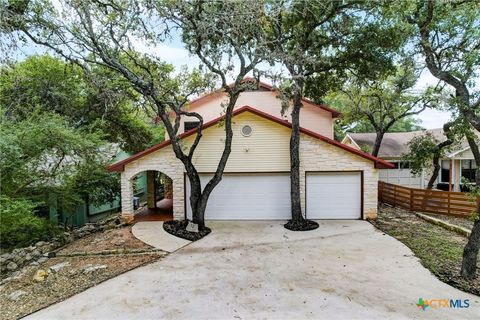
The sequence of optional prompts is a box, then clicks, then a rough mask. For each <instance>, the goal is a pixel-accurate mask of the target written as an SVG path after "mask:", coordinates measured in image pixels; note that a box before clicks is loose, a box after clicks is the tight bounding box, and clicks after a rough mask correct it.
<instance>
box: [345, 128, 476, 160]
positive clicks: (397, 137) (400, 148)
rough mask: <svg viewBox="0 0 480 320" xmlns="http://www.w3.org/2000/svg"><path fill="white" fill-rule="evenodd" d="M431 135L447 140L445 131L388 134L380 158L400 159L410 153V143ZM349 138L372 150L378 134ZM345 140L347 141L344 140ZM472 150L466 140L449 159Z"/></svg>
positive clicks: (363, 134) (354, 135)
mask: <svg viewBox="0 0 480 320" xmlns="http://www.w3.org/2000/svg"><path fill="white" fill-rule="evenodd" d="M426 133H430V134H432V135H433V137H434V138H435V139H437V140H438V141H444V140H445V139H446V137H445V135H444V134H443V129H429V130H419V131H410V132H387V133H385V135H384V136H383V140H382V144H381V146H380V150H379V152H378V156H379V157H381V158H400V157H402V156H403V155H404V154H406V153H408V151H409V149H408V142H409V141H410V140H411V139H412V138H414V137H417V136H421V135H425V134H426ZM347 137H349V138H350V139H351V141H352V142H353V143H355V144H356V145H358V146H359V147H362V146H367V147H368V148H370V149H372V148H373V145H374V143H375V138H376V133H375V132H368V133H348V134H347V136H346V137H345V138H347ZM344 140H345V139H344ZM468 149H470V147H469V145H468V142H467V141H466V139H464V140H463V141H462V142H461V143H460V145H459V146H458V148H457V150H455V151H454V152H453V153H452V154H450V155H448V157H451V156H454V155H455V154H457V153H458V152H457V151H459V150H463V151H465V150H468Z"/></svg>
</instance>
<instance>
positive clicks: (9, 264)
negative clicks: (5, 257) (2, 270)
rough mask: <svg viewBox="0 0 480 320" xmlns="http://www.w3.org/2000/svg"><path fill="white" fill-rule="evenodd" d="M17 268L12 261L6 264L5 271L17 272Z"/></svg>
mask: <svg viewBox="0 0 480 320" xmlns="http://www.w3.org/2000/svg"><path fill="white" fill-rule="evenodd" d="M17 268H18V265H17V264H16V263H15V262H13V261H11V262H10V263H8V264H7V270H9V271H14V270H17Z"/></svg>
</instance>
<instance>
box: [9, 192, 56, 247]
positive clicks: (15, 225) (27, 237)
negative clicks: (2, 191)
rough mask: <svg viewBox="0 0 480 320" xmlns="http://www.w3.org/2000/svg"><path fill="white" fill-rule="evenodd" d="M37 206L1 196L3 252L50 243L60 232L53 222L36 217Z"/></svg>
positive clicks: (25, 201)
mask: <svg viewBox="0 0 480 320" xmlns="http://www.w3.org/2000/svg"><path fill="white" fill-rule="evenodd" d="M34 208H35V204H34V203H32V202H30V201H28V200H22V199H11V198H9V197H5V196H0V247H1V249H2V250H9V249H13V248H20V247H27V246H29V245H32V244H34V243H35V242H37V241H48V240H49V239H51V238H52V237H54V236H55V235H56V234H58V233H59V232H60V230H59V228H58V227H57V226H56V225H55V224H53V223H52V222H50V221H48V220H46V219H44V218H40V217H37V216H35V214H34V213H33V211H34Z"/></svg>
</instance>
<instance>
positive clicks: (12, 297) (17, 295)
mask: <svg viewBox="0 0 480 320" xmlns="http://www.w3.org/2000/svg"><path fill="white" fill-rule="evenodd" d="M26 294H27V293H26V292H25V291H23V290H17V291H14V292H12V293H10V294H9V295H8V296H7V298H8V299H9V300H12V301H17V300H18V299H20V298H21V297H22V296H24V295H26Z"/></svg>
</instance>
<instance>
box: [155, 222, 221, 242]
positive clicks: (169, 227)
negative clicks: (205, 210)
mask: <svg viewBox="0 0 480 320" xmlns="http://www.w3.org/2000/svg"><path fill="white" fill-rule="evenodd" d="M187 225H188V220H181V221H179V220H172V221H165V222H164V223H163V229H164V230H165V231H166V232H168V233H170V234H171V235H174V236H176V237H179V238H182V239H185V240H189V241H197V240H200V239H202V238H203V237H205V236H206V235H208V234H209V233H210V232H212V230H211V229H210V228H208V227H204V228H203V229H201V230H198V232H192V231H187V230H186V228H187Z"/></svg>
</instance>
